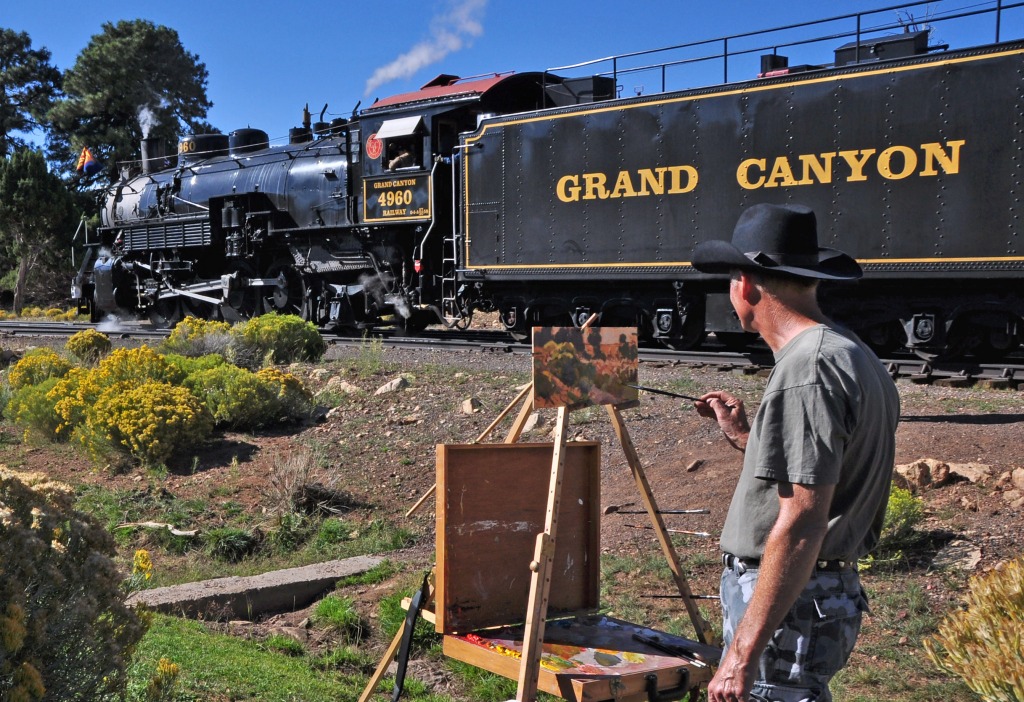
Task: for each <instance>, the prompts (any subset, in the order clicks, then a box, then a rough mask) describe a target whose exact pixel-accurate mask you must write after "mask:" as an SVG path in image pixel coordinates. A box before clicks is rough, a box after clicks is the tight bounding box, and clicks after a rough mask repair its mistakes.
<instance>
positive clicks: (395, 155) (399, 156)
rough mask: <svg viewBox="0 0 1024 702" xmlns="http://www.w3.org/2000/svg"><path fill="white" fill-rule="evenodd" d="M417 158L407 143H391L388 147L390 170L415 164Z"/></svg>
mask: <svg viewBox="0 0 1024 702" xmlns="http://www.w3.org/2000/svg"><path fill="white" fill-rule="evenodd" d="M415 165H416V160H415V158H414V157H413V155H412V149H410V148H409V145H408V144H406V143H398V144H390V145H389V148H388V170H389V171H394V170H397V169H399V168H408V167H410V166H415Z"/></svg>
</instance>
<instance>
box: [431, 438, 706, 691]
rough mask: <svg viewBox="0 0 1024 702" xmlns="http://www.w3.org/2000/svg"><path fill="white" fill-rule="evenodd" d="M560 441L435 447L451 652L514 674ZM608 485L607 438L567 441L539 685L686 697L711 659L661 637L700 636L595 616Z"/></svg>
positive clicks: (445, 630)
mask: <svg viewBox="0 0 1024 702" xmlns="http://www.w3.org/2000/svg"><path fill="white" fill-rule="evenodd" d="M553 451H554V445H553V444H467V445H439V446H438V447H437V488H438V489H437V581H436V591H435V617H436V627H437V631H438V632H440V633H442V634H444V652H445V654H446V655H448V656H450V657H452V658H456V659H459V660H462V661H465V662H467V663H470V664H472V665H474V666H477V667H479V668H483V669H485V670H489V671H491V672H494V673H497V674H499V675H503V676H505V677H509V678H512V679H516V678H517V677H518V674H519V669H520V663H521V654H522V649H523V630H524V625H525V622H524V618H525V617H526V612H527V609H528V607H527V604H528V599H529V593H530V576H531V572H530V562H531V561H532V560H533V559H534V550H535V545H536V538H537V534H538V533H540V532H542V531H544V525H545V516H546V512H547V505H548V497H549V495H548V492H549V483H550V477H551V467H552V466H551V462H552V454H553ZM600 486H601V454H600V444H598V443H596V442H571V443H569V444H567V445H566V453H565V467H564V472H563V481H562V486H561V490H560V492H559V510H558V522H557V529H556V531H555V534H556V541H555V543H556V546H555V556H554V565H553V568H552V570H551V586H550V590H549V593H550V594H549V604H548V618H547V623H546V626H545V637H544V645H543V647H542V654H541V661H540V675H539V679H538V688H539V689H540V690H542V691H544V692H548V693H551V694H553V695H558V696H560V697H563V698H565V699H569V700H576V701H578V702H583V701H584V700H585V701H587V702H599V701H605V700H615V701H616V702H641V701H643V700H659V701H668V700H677V699H682V698H683V697H684V696H685V695H686V693H687V692H688V691H689V690H690V689H692V688H695V687H696V686H698V685H700V684H702V683H706V682H707V681H708V680H710V678H711V670H710V667H708V666H707V665H706V664H703V663H701V662H700V661H698V660H695V659H694V658H691V657H680V656H679V655H672V653H668V652H666V651H669V650H672V648H671V646H668V647H666V646H664V645H663V646H658V645H657V644H673V643H679V644H683V645H686V644H691V645H692V647H693V649H694V650H700V648H701V645H700V644H697V643H696V642H692V641H688V640H686V639H682V638H680V637H673V636H670V635H668V634H664V633H662V632H655V631H653V630H651V629H648V628H646V627H643V626H640V625H636V624H631V623H629V622H624V621H620V620H616V619H614V618H611V617H607V616H603V615H600V614H596V612H597V611H598V609H599V606H600V568H599V565H600V562H599V560H600V526H601V511H600ZM682 611H683V608H682V606H680V612H682ZM652 644H654V645H652Z"/></svg>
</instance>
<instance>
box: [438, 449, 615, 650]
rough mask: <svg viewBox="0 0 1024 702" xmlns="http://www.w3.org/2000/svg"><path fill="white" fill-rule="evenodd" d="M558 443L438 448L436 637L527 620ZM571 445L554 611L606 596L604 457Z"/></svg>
mask: <svg viewBox="0 0 1024 702" xmlns="http://www.w3.org/2000/svg"><path fill="white" fill-rule="evenodd" d="M553 446H554V445H553V444H441V445H438V447H437V488H438V489H437V512H436V513H437V572H438V579H437V594H436V602H437V607H436V610H435V612H436V615H437V623H436V628H437V631H439V632H442V633H451V632H457V631H473V630H475V629H480V628H485V627H490V626H499V625H504V624H515V623H521V622H522V621H523V620H524V617H525V616H526V608H527V601H528V599H529V589H530V569H529V566H530V561H531V560H533V557H534V546H535V544H536V537H537V534H539V533H540V532H542V531H543V530H544V517H545V511H546V508H547V495H548V485H549V479H550V476H551V460H552V453H553ZM600 450H601V447H600V444H598V443H597V442H573V443H570V444H568V447H567V452H566V457H565V476H564V482H563V484H562V493H561V500H562V502H561V512H560V515H559V530H558V539H557V543H556V546H555V560H554V568H553V572H552V580H551V590H550V599H549V612H550V614H551V615H556V614H558V613H566V612H570V613H575V612H585V611H593V610H595V609H596V608H597V607H598V603H599V599H600V583H599V577H600V572H599V565H600V564H599V557H600V526H601V516H600V515H601V513H600V507H601V494H600V490H601V455H600Z"/></svg>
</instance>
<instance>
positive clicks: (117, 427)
mask: <svg viewBox="0 0 1024 702" xmlns="http://www.w3.org/2000/svg"><path fill="white" fill-rule="evenodd" d="M212 430H213V419H212V417H211V416H210V413H209V412H208V411H207V410H206V408H205V407H203V405H202V404H201V403H200V401H199V400H198V399H196V396H195V395H193V394H192V393H191V392H189V391H188V390H187V389H186V388H182V387H174V386H172V385H169V384H167V383H161V382H146V383H143V384H141V385H134V384H133V383H132V382H131V381H122V382H120V383H115V384H114V385H112V386H110V387H109V388H108V389H107V390H106V391H104V392H103V393H102V394H101V395H100V396H99V398H98V399H97V400H96V404H95V405H93V406H91V407H89V408H88V409H87V410H86V419H85V424H84V425H83V426H82V427H80V429H79V435H80V437H81V441H82V443H83V444H84V445H85V446H86V448H87V449H88V451H89V454H90V456H91V457H92V458H93V459H94V460H96V461H102V460H103V459H104V458H106V457H107V456H108V455H109V453H110V452H111V451H114V452H125V453H127V454H128V455H130V456H132V457H133V458H135V459H136V460H138V461H139V462H141V463H142V465H144V466H147V467H154V466H159V465H162V464H164V463H165V462H166V461H167V460H168V459H170V458H171V457H172V456H174V455H175V453H177V452H178V451H179V450H180V449H182V448H185V447H189V448H191V447H194V446H195V445H196V444H197V443H200V442H202V441H205V440H206V438H207V437H208V436H209V435H210V432H211V431H212Z"/></svg>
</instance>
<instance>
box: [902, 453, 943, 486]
mask: <svg viewBox="0 0 1024 702" xmlns="http://www.w3.org/2000/svg"><path fill="white" fill-rule="evenodd" d="M896 474H897V475H899V476H901V477H902V478H903V479H904V481H906V483H907V485H908V489H909V490H911V491H912V492H917V491H918V490H921V489H923V488H933V487H939V486H940V485H942V484H944V483H945V482H947V481H948V480H949V464H947V463H943V462H942V461H939V460H937V459H935V458H922V459H920V460H917V461H914V462H913V463H904V464H903V465H898V466H896Z"/></svg>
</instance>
